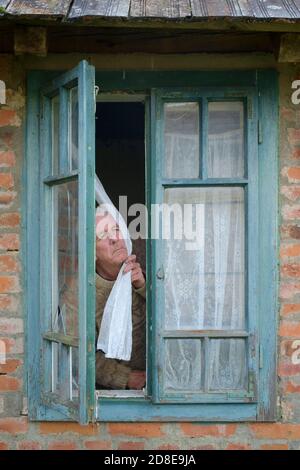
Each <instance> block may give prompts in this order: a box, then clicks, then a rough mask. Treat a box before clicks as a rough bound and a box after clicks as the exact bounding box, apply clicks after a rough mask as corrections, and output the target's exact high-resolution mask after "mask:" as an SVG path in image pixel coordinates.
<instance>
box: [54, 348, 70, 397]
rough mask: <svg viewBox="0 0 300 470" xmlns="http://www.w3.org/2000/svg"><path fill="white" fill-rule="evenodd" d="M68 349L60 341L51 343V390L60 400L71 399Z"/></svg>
mask: <svg viewBox="0 0 300 470" xmlns="http://www.w3.org/2000/svg"><path fill="white" fill-rule="evenodd" d="M70 349H71V348H70V347H69V346H65V345H63V344H61V343H52V392H54V393H57V394H58V395H59V397H60V398H61V399H62V400H70V399H71V385H70V371H71V355H70Z"/></svg>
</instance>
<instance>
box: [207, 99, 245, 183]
mask: <svg viewBox="0 0 300 470" xmlns="http://www.w3.org/2000/svg"><path fill="white" fill-rule="evenodd" d="M207 176H208V177H209V178H242V177H243V176H244V105H243V102H241V101H237V102H215V103H209V104H208V155H207Z"/></svg>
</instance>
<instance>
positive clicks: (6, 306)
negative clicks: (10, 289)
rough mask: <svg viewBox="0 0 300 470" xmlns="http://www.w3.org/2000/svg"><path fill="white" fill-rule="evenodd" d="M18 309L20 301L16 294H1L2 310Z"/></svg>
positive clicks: (0, 305)
mask: <svg viewBox="0 0 300 470" xmlns="http://www.w3.org/2000/svg"><path fill="white" fill-rule="evenodd" d="M17 309H18V301H17V299H16V297H15V296H14V295H11V294H0V311H1V310H5V312H16V311H17Z"/></svg>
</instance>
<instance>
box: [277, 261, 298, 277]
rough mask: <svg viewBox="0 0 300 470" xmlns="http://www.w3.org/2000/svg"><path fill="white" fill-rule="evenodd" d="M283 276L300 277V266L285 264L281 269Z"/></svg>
mask: <svg viewBox="0 0 300 470" xmlns="http://www.w3.org/2000/svg"><path fill="white" fill-rule="evenodd" d="M281 274H282V276H288V277H300V264H295V263H293V264H284V265H283V266H282V267H281Z"/></svg>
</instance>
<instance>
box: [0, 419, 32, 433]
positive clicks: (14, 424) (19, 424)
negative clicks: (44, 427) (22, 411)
mask: <svg viewBox="0 0 300 470" xmlns="http://www.w3.org/2000/svg"><path fill="white" fill-rule="evenodd" d="M1 432H7V433H10V434H21V433H26V432H28V420H27V418H0V433H1Z"/></svg>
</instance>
